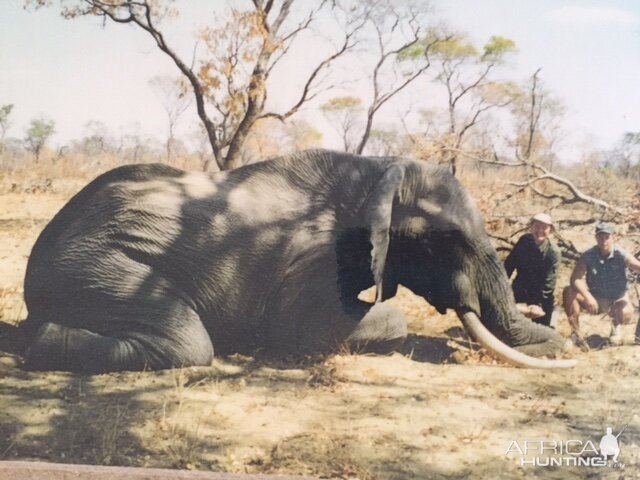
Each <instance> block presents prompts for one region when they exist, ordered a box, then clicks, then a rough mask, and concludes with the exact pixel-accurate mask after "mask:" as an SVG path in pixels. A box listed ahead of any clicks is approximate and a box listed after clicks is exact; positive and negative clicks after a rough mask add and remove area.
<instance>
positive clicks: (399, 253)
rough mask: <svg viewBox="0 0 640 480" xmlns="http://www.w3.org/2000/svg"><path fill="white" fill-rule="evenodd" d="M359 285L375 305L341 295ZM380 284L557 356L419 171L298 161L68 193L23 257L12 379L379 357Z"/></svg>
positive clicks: (152, 173) (442, 176) (479, 229)
mask: <svg viewBox="0 0 640 480" xmlns="http://www.w3.org/2000/svg"><path fill="white" fill-rule="evenodd" d="M374 284H375V285H377V294H378V299H377V301H378V303H376V304H374V305H372V304H369V303H365V302H363V301H360V300H359V299H358V298H357V297H358V293H359V292H360V291H362V290H364V289H366V288H368V287H370V286H372V285H374ZM398 284H402V285H405V286H406V287H408V288H409V289H411V290H412V291H413V292H414V293H416V294H418V295H421V296H423V297H424V298H426V299H427V300H428V301H429V302H430V303H431V304H433V305H434V306H435V307H436V308H437V309H438V311H440V312H444V311H445V310H446V309H448V308H453V309H456V311H458V312H459V313H460V312H462V313H464V312H473V313H475V314H476V315H477V316H478V317H480V319H481V321H482V323H483V324H484V325H485V326H486V327H487V328H488V330H489V331H491V332H492V333H493V334H494V335H495V336H496V337H497V338H498V339H500V340H501V341H502V342H504V343H506V344H507V345H511V346H515V347H518V350H521V351H523V352H525V353H527V354H530V355H536V356H539V355H551V354H553V353H555V352H556V351H557V350H558V348H559V347H560V345H561V341H560V337H559V336H558V335H557V334H556V333H555V332H554V331H553V330H551V329H548V328H546V327H542V326H540V325H535V324H533V323H532V322H531V321H529V320H528V319H526V318H524V317H523V316H521V315H520V314H519V313H518V312H517V310H516V307H515V303H514V300H513V296H512V293H511V289H510V287H509V284H508V281H507V278H506V274H505V272H504V269H503V268H502V264H501V262H500V261H499V259H498V257H497V255H496V252H495V250H494V249H493V248H492V246H491V244H490V242H489V240H488V237H487V235H486V233H485V231H484V227H483V221H482V218H481V216H480V214H479V213H478V211H477V210H476V208H475V207H474V206H473V205H472V202H471V201H470V200H469V197H468V195H467V194H466V193H465V191H464V190H463V188H462V187H461V186H460V185H459V184H458V182H457V181H456V180H455V179H454V178H453V177H452V176H451V175H449V174H448V173H447V172H446V171H444V170H442V169H439V168H436V167H434V166H431V165H429V164H427V163H424V162H415V161H410V160H401V159H393V158H364V157H356V156H350V155H346V154H340V153H335V152H323V151H315V152H305V153H302V154H299V155H295V156H290V157H285V158H279V159H275V160H271V161H267V162H263V163H258V164H254V165H249V166H246V167H243V168H240V169H237V170H234V171H230V172H223V173H216V174H200V173H185V172H183V171H180V170H176V169H174V168H170V167H168V166H163V165H132V166H125V167H121V168H117V169H115V170H112V171H110V172H108V173H106V174H104V175H102V176H100V177H98V178H97V179H96V180H94V181H93V182H92V183H90V184H89V185H88V186H87V187H86V188H84V189H83V190H82V191H81V192H80V193H78V194H77V195H76V196H75V197H74V198H73V199H72V200H71V201H70V202H69V203H68V204H67V205H66V206H65V207H64V208H63V209H62V210H61V211H60V212H59V213H58V214H57V215H56V216H55V217H54V219H53V220H52V221H51V222H50V223H49V225H47V227H46V228H45V230H44V231H43V232H42V234H41V235H40V237H39V238H38V240H37V242H36V244H35V246H34V247H33V251H32V253H31V256H30V258H29V263H28V267H27V274H26V279H25V301H26V304H27V307H28V312H29V315H28V318H27V320H26V321H25V322H24V323H23V327H22V328H21V330H22V332H23V334H25V335H26V338H27V339H28V341H27V350H26V352H25V357H26V360H25V366H26V368H30V369H35V370H53V369H59V370H69V371H79V372H88V373H98V372H108V371H118V370H142V369H164V368H171V367H182V366H191V365H207V364H209V363H210V362H211V360H212V358H213V355H214V352H215V353H216V354H230V353H233V352H240V353H250V354H255V353H263V354H265V355H275V356H282V355H287V354H304V355H306V354H314V353H325V352H331V351H335V350H336V349H338V348H339V347H340V346H341V345H343V344H345V343H347V344H351V345H359V346H362V345H368V346H369V348H373V349H379V350H389V349H391V348H393V347H395V346H397V345H398V344H399V343H401V342H402V341H403V339H404V337H405V336H406V324H405V320H404V317H403V315H402V313H401V312H400V311H399V310H397V309H395V308H394V307H391V306H389V305H387V304H384V303H380V302H382V301H384V300H386V299H388V298H391V297H393V296H394V295H395V293H396V290H397V287H398Z"/></svg>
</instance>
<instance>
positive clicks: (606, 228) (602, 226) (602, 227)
mask: <svg viewBox="0 0 640 480" xmlns="http://www.w3.org/2000/svg"><path fill="white" fill-rule="evenodd" d="M599 233H608V234H613V233H615V228H613V225H611V224H610V223H599V224H598V225H596V235H597V234H599Z"/></svg>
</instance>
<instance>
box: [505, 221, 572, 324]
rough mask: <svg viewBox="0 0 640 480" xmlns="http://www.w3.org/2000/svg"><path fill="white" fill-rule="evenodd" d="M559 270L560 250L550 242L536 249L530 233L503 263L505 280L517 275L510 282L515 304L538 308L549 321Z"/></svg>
mask: <svg viewBox="0 0 640 480" xmlns="http://www.w3.org/2000/svg"><path fill="white" fill-rule="evenodd" d="M559 266H560V250H559V249H558V247H557V246H556V245H555V244H554V243H553V242H551V241H550V240H548V239H547V240H545V241H544V242H542V244H541V245H540V246H538V245H536V242H535V240H534V239H533V235H531V234H530V233H526V234H524V235H523V236H522V237H520V239H519V240H518V243H516V246H515V247H514V248H513V250H512V251H511V253H510V254H509V256H507V258H506V260H505V262H504V267H505V269H506V270H507V276H508V277H511V274H512V273H513V271H514V270H516V272H517V274H516V278H515V279H514V281H513V294H514V296H515V298H516V302H519V303H520V302H522V303H526V304H528V305H539V306H541V307H542V309H543V310H544V312H545V317H544V318H547V317H549V318H550V317H551V313H552V312H553V306H554V291H555V288H556V279H557V277H558V268H559Z"/></svg>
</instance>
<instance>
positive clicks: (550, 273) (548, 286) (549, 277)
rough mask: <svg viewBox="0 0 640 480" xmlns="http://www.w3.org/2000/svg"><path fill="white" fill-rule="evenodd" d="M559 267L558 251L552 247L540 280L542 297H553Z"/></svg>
mask: <svg viewBox="0 0 640 480" xmlns="http://www.w3.org/2000/svg"><path fill="white" fill-rule="evenodd" d="M559 267H560V252H559V251H558V250H556V249H555V248H554V249H552V250H550V251H549V265H548V268H547V271H546V272H545V276H544V279H543V282H542V298H545V299H547V298H553V292H554V290H555V288H556V278H557V277H558V268H559Z"/></svg>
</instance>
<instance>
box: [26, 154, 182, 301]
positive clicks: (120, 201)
mask: <svg viewBox="0 0 640 480" xmlns="http://www.w3.org/2000/svg"><path fill="white" fill-rule="evenodd" d="M183 175H184V172H181V171H180V170H177V169H174V168H171V167H168V166H165V165H159V164H145V165H127V166H123V167H119V168H116V169H114V170H111V171H109V172H106V173H104V174H103V175H100V176H99V177H97V178H96V179H95V180H93V181H92V182H91V183H89V184H88V185H87V186H86V187H84V188H83V189H82V190H81V191H80V192H78V193H77V194H76V195H75V196H74V197H72V198H71V200H69V202H67V204H66V205H65V206H64V207H62V209H61V210H60V211H59V212H58V213H57V214H56V215H55V216H54V217H53V219H52V220H51V221H50V222H49V224H48V225H47V226H46V227H45V228H44V230H43V231H42V232H41V233H40V235H39V237H38V239H37V240H36V242H35V244H34V246H33V248H32V250H31V254H30V255H29V260H28V263H27V271H26V276H25V301H26V303H27V306H30V304H31V305H34V304H35V303H37V304H40V303H43V302H44V301H45V300H46V301H47V302H48V301H53V298H52V297H55V296H56V295H57V294H58V293H59V292H61V291H63V290H65V289H68V290H73V289H74V286H72V285H70V282H71V279H72V278H74V277H75V278H76V279H77V280H78V281H77V282H76V285H75V286H77V287H78V288H80V280H81V279H82V278H81V277H82V276H83V275H84V276H89V275H93V274H95V272H96V271H98V265H99V263H100V262H101V261H103V260H104V259H105V257H106V256H107V255H110V254H111V253H112V252H113V249H112V248H111V245H110V242H112V241H113V238H114V236H115V237H117V236H120V237H123V238H124V237H126V235H127V234H126V229H127V225H126V222H121V220H122V217H123V215H124V216H128V217H129V218H130V219H131V220H132V221H135V219H136V218H137V217H138V218H139V220H138V221H140V220H142V219H143V218H144V216H145V212H143V211H142V210H144V207H143V206H142V205H141V206H142V209H141V210H140V211H138V212H136V209H135V205H136V198H135V195H132V194H131V192H132V191H133V192H135V191H136V189H137V190H144V189H145V187H144V186H149V185H153V184H157V183H159V182H169V181H172V180H174V179H176V178H180V177H181V176H183ZM174 203H175V202H174ZM139 214H140V215H139ZM109 273H113V271H110V272H109ZM45 292H49V294H45ZM44 297H46V299H45V300H43V301H40V300H37V299H38V298H40V299H41V300H42V298H44Z"/></svg>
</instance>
